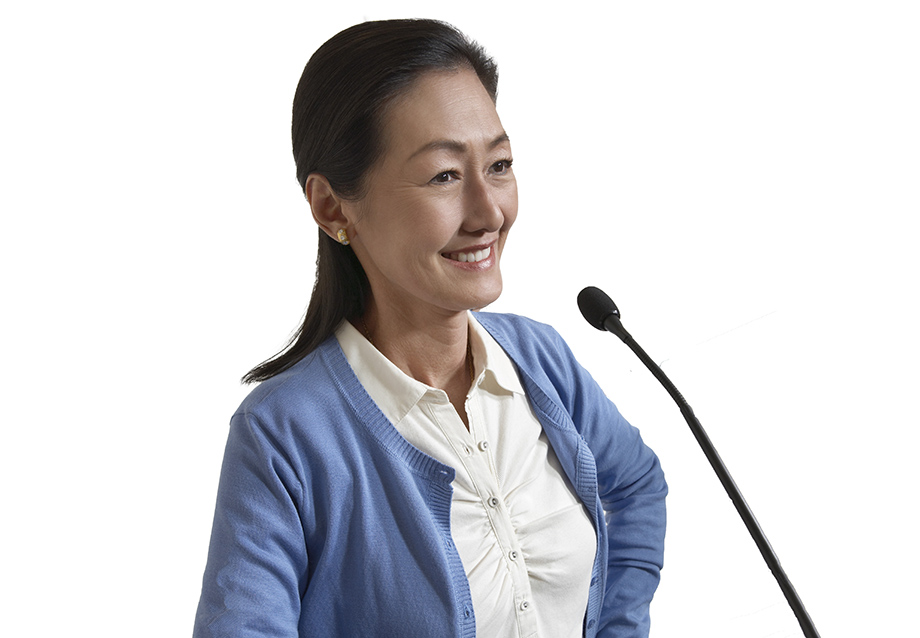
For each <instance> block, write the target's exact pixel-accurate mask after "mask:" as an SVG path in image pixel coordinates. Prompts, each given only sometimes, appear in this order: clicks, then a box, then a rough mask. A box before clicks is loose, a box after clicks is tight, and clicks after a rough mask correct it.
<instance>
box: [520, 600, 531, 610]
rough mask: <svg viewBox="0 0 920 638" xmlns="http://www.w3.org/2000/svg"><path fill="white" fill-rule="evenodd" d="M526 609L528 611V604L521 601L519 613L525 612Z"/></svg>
mask: <svg viewBox="0 0 920 638" xmlns="http://www.w3.org/2000/svg"><path fill="white" fill-rule="evenodd" d="M528 609H530V603H529V602H527V601H526V600H522V601H521V611H527V610H528Z"/></svg>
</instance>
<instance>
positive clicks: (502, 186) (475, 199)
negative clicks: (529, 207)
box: [463, 176, 517, 234]
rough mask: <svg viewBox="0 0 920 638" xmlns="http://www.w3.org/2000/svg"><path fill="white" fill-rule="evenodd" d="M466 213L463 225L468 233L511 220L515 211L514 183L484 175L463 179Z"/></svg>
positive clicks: (488, 229)
mask: <svg viewBox="0 0 920 638" xmlns="http://www.w3.org/2000/svg"><path fill="white" fill-rule="evenodd" d="M466 187H467V192H466V193H465V197H464V199H465V202H464V205H465V208H466V215H465V219H464V224H463V228H464V230H466V231H467V232H469V233H477V234H478V233H494V232H497V231H498V230H500V229H501V228H502V227H503V226H505V225H506V224H510V222H513V221H514V216H515V215H516V214H517V184H516V183H515V182H514V181H513V180H510V181H505V182H501V183H495V182H494V181H492V180H490V179H489V178H488V177H487V176H480V177H478V178H477V179H472V180H467V182H466Z"/></svg>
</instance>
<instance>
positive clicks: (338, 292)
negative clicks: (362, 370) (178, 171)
mask: <svg viewBox="0 0 920 638" xmlns="http://www.w3.org/2000/svg"><path fill="white" fill-rule="evenodd" d="M463 67H466V68H471V69H472V70H473V71H475V73H476V75H477V76H478V77H479V80H480V81H481V82H482V84H483V86H484V87H485V89H486V91H487V92H488V93H489V95H490V96H491V98H492V101H493V102H494V101H495V99H496V96H497V94H498V68H497V66H496V65H495V62H494V61H493V60H492V59H491V58H490V57H489V56H488V55H487V54H486V53H485V51H484V50H483V49H482V47H480V46H479V45H478V44H476V43H475V42H473V41H472V40H470V39H469V38H467V37H466V36H465V35H464V34H463V33H461V32H460V31H458V30H457V29H456V28H454V27H453V26H451V25H449V24H446V23H444V22H439V21H436V20H381V21H374V22H364V23H362V24H358V25H355V26H353V27H349V28H348V29H345V30H344V31H342V32H340V33H338V34H337V35H335V36H333V37H332V38H331V39H330V40H328V41H327V42H326V43H325V44H323V45H322V46H321V47H320V48H319V49H317V51H316V53H314V54H313V56H312V57H311V58H310V61H309V62H307V65H306V67H305V68H304V71H303V75H302V76H301V78H300V83H299V84H298V85H297V91H296V92H295V94H294V109H293V118H292V123H291V138H292V142H293V150H294V160H295V162H296V165H297V181H298V182H300V187H301V190H303V189H305V188H306V183H307V177H308V176H309V175H310V174H311V173H319V174H320V175H323V176H324V177H325V178H326V179H327V180H329V184H330V186H331V187H332V189H333V190H334V191H335V192H336V193H337V194H338V195H340V196H341V197H344V198H347V199H360V198H361V197H362V195H363V191H364V186H365V184H364V181H365V178H366V176H367V173H368V171H369V170H370V168H371V167H372V166H373V165H374V163H375V162H376V161H377V160H378V159H379V158H380V156H381V155H382V154H383V152H384V150H385V149H384V148H383V142H382V140H383V134H382V124H383V114H384V111H385V109H386V106H387V105H388V104H389V103H390V102H391V101H392V100H393V99H394V98H395V97H396V96H398V95H401V94H402V93H405V92H406V91H407V90H408V89H409V88H410V86H411V85H412V83H413V82H414V81H415V80H416V79H418V77H419V76H420V75H422V74H423V73H425V72H427V71H439V70H455V69H459V68H463ZM318 232H319V247H318V250H317V256H316V281H315V284H314V286H313V294H312V295H311V297H310V303H309V306H308V307H307V312H306V314H305V316H304V320H303V324H302V325H301V326H300V328H299V329H298V330H297V332H296V333H295V334H294V336H293V337H292V338H291V341H290V342H289V343H288V345H287V346H286V347H285V348H284V349H283V350H282V351H281V352H280V353H279V354H278V355H276V356H274V357H272V358H271V359H269V360H267V361H265V362H263V363H261V364H260V365H258V366H256V367H255V368H253V369H252V370H250V371H249V372H248V373H247V374H246V376H244V377H243V382H245V383H251V382H256V381H264V380H265V379H268V378H270V377H272V376H274V375H276V374H278V373H280V372H282V371H284V370H286V369H288V368H290V367H291V366H292V365H294V364H295V363H297V361H299V360H300V359H302V358H303V357H304V356H306V355H307V354H309V353H310V352H312V351H313V350H314V349H315V348H316V347H317V346H319V345H320V344H321V343H322V342H323V341H325V340H326V339H327V338H328V337H329V336H331V335H332V334H333V333H334V332H335V330H336V328H338V326H339V324H340V323H341V321H342V320H343V319H352V318H355V317H358V316H360V315H362V314H363V313H364V309H365V304H366V301H367V296H368V294H369V293H370V285H369V283H368V281H367V276H366V275H365V274H364V269H363V268H362V267H361V264H360V262H359V261H358V259H357V257H356V256H355V254H354V252H353V251H352V249H351V248H350V247H348V246H342V245H341V244H339V243H338V242H336V241H335V240H334V239H332V238H331V237H329V236H328V235H326V233H324V232H323V231H322V229H320V230H319V231H318Z"/></svg>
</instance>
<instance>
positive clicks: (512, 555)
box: [508, 549, 518, 560]
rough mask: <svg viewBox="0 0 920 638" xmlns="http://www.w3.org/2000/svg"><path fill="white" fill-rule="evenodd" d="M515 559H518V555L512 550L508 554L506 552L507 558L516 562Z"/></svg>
mask: <svg viewBox="0 0 920 638" xmlns="http://www.w3.org/2000/svg"><path fill="white" fill-rule="evenodd" d="M517 557H518V553H517V552H516V551H514V550H513V549H512V550H511V551H510V552H508V558H510V559H511V560H517Z"/></svg>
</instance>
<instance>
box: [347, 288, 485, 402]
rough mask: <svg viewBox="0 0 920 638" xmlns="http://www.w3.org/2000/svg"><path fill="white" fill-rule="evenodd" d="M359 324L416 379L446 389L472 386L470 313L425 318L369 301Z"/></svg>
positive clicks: (387, 353) (381, 349)
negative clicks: (469, 351) (389, 309)
mask: <svg viewBox="0 0 920 638" xmlns="http://www.w3.org/2000/svg"><path fill="white" fill-rule="evenodd" d="M354 323H355V327H356V328H357V329H358V330H360V331H361V332H362V334H364V336H365V337H367V338H368V340H369V341H370V342H371V343H372V344H373V345H374V347H376V348H377V349H378V350H379V351H380V352H381V353H382V354H383V355H384V356H385V357H386V358H387V359H389V360H390V361H392V362H393V364H394V365H396V367H398V368H399V369H400V370H402V371H403V372H405V373H406V374H408V375H409V376H410V377H412V378H413V379H416V380H418V381H421V382H422V383H424V384H426V385H429V386H431V387H433V388H440V389H442V390H445V391H446V392H447V393H448V394H450V393H451V389H452V388H454V389H456V387H458V386H462V391H463V394H464V396H465V395H466V392H467V390H469V387H470V382H471V379H470V373H469V364H470V363H471V361H470V360H469V359H468V349H469V320H468V318H467V313H466V312H457V313H453V314H445V315H442V316H439V317H437V318H434V319H432V318H430V317H426V318H421V317H413V316H410V315H407V314H406V313H400V312H392V311H390V312H388V311H387V310H386V309H383V308H381V307H380V306H377V305H376V304H374V303H370V304H368V309H367V312H365V314H364V316H363V317H360V318H358V319H357V320H355V322H354Z"/></svg>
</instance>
